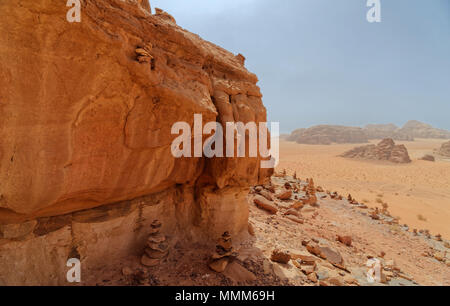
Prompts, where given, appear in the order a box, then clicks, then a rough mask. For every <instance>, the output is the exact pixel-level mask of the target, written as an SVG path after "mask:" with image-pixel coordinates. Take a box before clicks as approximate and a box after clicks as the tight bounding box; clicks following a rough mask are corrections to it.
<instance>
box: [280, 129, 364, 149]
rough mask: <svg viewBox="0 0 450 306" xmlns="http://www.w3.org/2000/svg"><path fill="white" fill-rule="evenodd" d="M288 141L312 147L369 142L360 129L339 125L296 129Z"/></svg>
mask: <svg viewBox="0 0 450 306" xmlns="http://www.w3.org/2000/svg"><path fill="white" fill-rule="evenodd" d="M288 140H289V141H295V142H297V143H301V144H313V145H330V144H332V143H367V142H368V141H369V139H368V138H367V135H366V133H365V132H364V130H363V129H362V128H359V127H348V126H340V125H317V126H313V127H310V128H308V129H298V130H295V131H294V132H293V133H292V134H291V136H289V138H288Z"/></svg>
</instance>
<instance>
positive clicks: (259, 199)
mask: <svg viewBox="0 0 450 306" xmlns="http://www.w3.org/2000/svg"><path fill="white" fill-rule="evenodd" d="M253 202H254V203H255V205H256V206H258V207H259V208H261V209H264V210H265V211H268V212H269V213H271V214H273V215H275V214H276V213H277V212H278V208H277V207H276V206H275V205H274V204H273V202H270V201H269V200H267V199H266V198H264V197H263V196H260V195H257V196H255V198H254V199H253Z"/></svg>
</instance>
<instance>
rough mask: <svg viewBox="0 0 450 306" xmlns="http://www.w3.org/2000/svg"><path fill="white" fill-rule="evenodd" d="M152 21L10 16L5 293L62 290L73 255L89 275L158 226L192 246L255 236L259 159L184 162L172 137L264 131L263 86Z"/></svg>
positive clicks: (0, 161) (53, 13)
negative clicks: (180, 129) (213, 126)
mask: <svg viewBox="0 0 450 306" xmlns="http://www.w3.org/2000/svg"><path fill="white" fill-rule="evenodd" d="M149 9H150V6H149V5H148V3H147V2H146V1H135V0H126V1H123V0H92V1H82V8H81V12H82V20H81V22H80V23H76V22H75V23H69V22H67V20H66V13H67V10H68V8H67V7H66V6H65V2H62V3H61V2H58V1H53V0H43V1H25V2H22V3H21V5H20V6H19V5H17V3H15V2H13V1H2V2H0V80H1V86H0V114H1V116H2V121H1V122H0V139H1V143H0V261H1V262H2V265H1V267H0V284H1V283H7V284H31V283H34V284H36V283H39V284H55V283H61V281H63V280H64V278H65V274H64V273H63V272H62V270H61V269H64V270H65V260H67V257H68V256H69V255H70V254H72V255H73V254H76V255H77V256H78V257H81V259H82V261H83V260H86V263H85V265H84V267H85V268H86V269H88V268H89V267H92V266H95V265H96V264H98V263H100V262H102V259H103V257H104V256H105V254H111V253H112V252H111V248H112V249H113V250H114V251H115V252H113V253H114V254H113V256H116V257H119V256H122V255H124V254H128V253H130V252H133V251H134V250H136V249H138V248H139V247H140V246H141V245H142V243H143V242H142V237H145V236H146V235H147V233H146V229H147V228H148V225H149V222H151V221H152V220H153V218H154V217H160V219H162V221H163V224H165V225H164V226H165V227H166V228H165V231H166V232H168V233H170V234H171V235H173V236H185V237H186V238H187V239H193V240H202V239H211V238H215V237H217V235H218V234H219V233H223V231H225V230H228V231H230V232H232V233H233V234H239V233H242V232H244V231H246V229H247V217H248V206H247V201H246V194H247V191H248V188H249V186H250V185H253V184H257V183H261V182H263V181H264V180H265V178H266V177H267V176H268V175H269V174H270V173H269V171H263V170H261V169H260V167H259V162H260V158H239V159H238V158H228V159H227V158H214V159H209V160H207V159H204V158H181V159H176V158H174V157H173V156H172V154H171V143H172V141H173V139H174V138H175V137H177V135H171V127H172V124H173V123H174V122H178V121H185V122H188V123H190V124H191V126H192V122H193V119H194V114H202V115H203V123H206V122H209V121H216V120H217V121H219V122H221V123H224V122H228V121H240V122H244V123H247V122H249V121H253V122H256V123H259V122H265V121H266V110H265V108H264V106H263V104H262V101H261V97H262V95H261V93H260V90H259V88H258V86H257V85H256V83H257V81H258V79H257V77H256V76H255V75H254V74H252V73H250V72H248V71H247V70H246V69H245V67H244V59H243V57H242V56H240V55H239V56H235V55H234V54H232V53H230V52H228V51H226V50H224V49H222V48H220V47H218V46H216V45H214V44H212V43H209V42H207V41H204V40H202V39H201V38H200V37H199V36H198V35H195V34H192V33H190V32H188V31H186V30H184V29H182V28H181V27H179V26H177V25H176V23H175V19H174V18H173V17H172V16H170V15H169V14H167V13H165V12H164V11H162V10H157V13H156V14H155V15H152V14H151V13H150V11H149ZM49 254H51V255H49ZM25 258H26V259H25ZM34 260H40V261H41V262H40V266H39V267H38V268H36V265H35V262H34ZM27 269H28V270H31V271H33V272H30V273H29V274H28V275H21V274H20V273H19V274H17V273H16V274H15V273H13V272H14V271H22V270H27ZM52 275H53V277H52ZM33 277H34V278H33Z"/></svg>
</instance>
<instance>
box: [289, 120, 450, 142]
mask: <svg viewBox="0 0 450 306" xmlns="http://www.w3.org/2000/svg"><path fill="white" fill-rule="evenodd" d="M385 138H391V139H393V140H395V141H414V139H415V138H438V139H450V131H446V130H442V129H437V128H434V127H433V126H431V125H429V124H426V123H422V122H419V121H415V120H412V121H408V122H407V123H406V124H405V125H404V126H403V127H402V128H399V127H397V126H396V125H395V124H392V123H390V124H368V125H366V126H365V127H364V128H360V127H348V126H340V125H316V126H313V127H310V128H307V129H306V128H302V129H298V130H295V131H293V132H292V133H291V135H290V136H289V137H287V138H286V139H287V140H288V141H294V142H297V143H301V144H321V145H328V144H331V143H366V142H368V141H369V140H370V139H385Z"/></svg>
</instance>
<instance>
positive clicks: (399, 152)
mask: <svg viewBox="0 0 450 306" xmlns="http://www.w3.org/2000/svg"><path fill="white" fill-rule="evenodd" d="M341 156H342V157H347V158H362V159H370V160H385V161H390V162H393V163H410V162H411V159H410V157H409V154H408V150H407V149H406V147H405V146H404V145H396V144H395V143H394V141H393V140H392V139H390V138H387V139H384V140H382V141H381V142H380V143H379V144H378V145H367V146H362V147H357V148H354V149H352V150H350V151H348V152H345V153H344V154H342V155H341Z"/></svg>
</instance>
